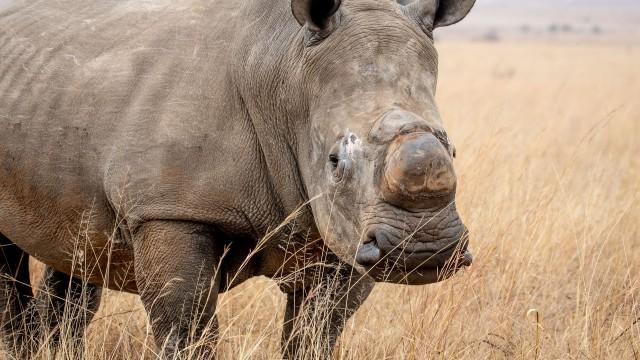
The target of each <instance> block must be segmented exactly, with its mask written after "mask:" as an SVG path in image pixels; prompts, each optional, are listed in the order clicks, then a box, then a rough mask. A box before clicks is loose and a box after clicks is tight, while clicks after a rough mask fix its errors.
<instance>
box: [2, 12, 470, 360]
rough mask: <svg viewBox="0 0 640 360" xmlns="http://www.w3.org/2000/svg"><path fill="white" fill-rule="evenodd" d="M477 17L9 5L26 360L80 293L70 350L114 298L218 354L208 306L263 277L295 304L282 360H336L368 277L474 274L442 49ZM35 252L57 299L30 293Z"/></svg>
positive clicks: (7, 69) (16, 338)
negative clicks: (319, 313)
mask: <svg viewBox="0 0 640 360" xmlns="http://www.w3.org/2000/svg"><path fill="white" fill-rule="evenodd" d="M473 2H474V1H473V0H448V1H447V0H441V1H439V2H438V1H435V0H417V1H414V2H412V3H410V4H406V5H405V4H404V2H403V3H397V2H395V1H391V0H345V1H344V2H343V3H342V4H340V3H339V2H335V1H332V0H293V2H292V3H290V2H289V1H285V0H277V1H276V0H273V1H236V0H219V1H199V0H193V1H191V0H189V1H187V0H185V1H174V0H171V1H170V0H155V1H138V0H129V1H111V0H100V1H97V0H83V1H67V0H61V1H32V0H29V1H24V2H23V1H17V0H16V1H7V0H1V1H0V59H2V60H1V61H0V233H1V234H0V242H2V252H3V255H4V256H3V257H0V270H1V271H2V274H3V281H2V287H3V290H4V291H3V292H2V295H0V306H1V307H2V309H1V310H3V316H2V320H3V323H2V326H3V329H4V330H5V334H6V335H8V336H9V340H12V341H13V344H14V345H15V348H16V350H18V351H20V350H21V349H23V348H24V347H25V345H24V342H23V341H22V338H23V335H24V333H25V331H31V330H32V329H30V328H29V326H27V328H28V329H26V330H25V329H23V328H19V327H20V321H23V322H25V320H26V323H30V322H33V321H32V320H33V319H34V318H38V319H45V320H46V323H48V324H49V325H50V326H51V328H52V329H55V325H56V324H57V322H56V321H57V320H56V319H58V318H59V317H60V316H61V313H62V311H65V309H64V308H65V306H64V302H62V303H61V302H59V301H57V300H56V299H60V298H64V297H67V298H71V299H72V300H74V299H78V298H79V297H80V296H81V295H80V294H88V295H87V296H88V297H89V298H88V299H85V301H84V306H85V307H86V308H88V309H89V311H88V312H87V314H88V315H87V316H86V317H81V318H80V320H81V321H80V322H79V323H78V324H76V325H74V329H76V328H77V331H76V330H74V331H76V332H77V334H78V336H80V335H81V334H82V330H83V329H84V325H85V323H86V322H88V321H90V319H91V316H92V311H94V310H95V309H96V308H97V306H98V303H99V287H102V286H104V287H108V288H111V289H118V290H123V291H128V292H132V293H138V294H140V295H141V298H142V301H143V303H144V305H145V308H146V309H147V311H148V313H149V316H150V318H151V323H152V328H153V332H154V335H155V338H156V341H157V343H158V345H159V346H160V347H161V348H162V349H163V351H164V352H165V354H166V355H168V356H169V355H172V354H173V353H175V352H177V351H180V350H181V349H184V348H185V347H186V346H187V345H189V344H190V343H192V342H193V340H194V339H198V338H200V339H202V338H204V339H205V340H206V339H207V336H210V338H211V339H212V340H214V339H215V333H210V334H207V333H203V332H202V329H204V328H205V326H206V325H207V324H209V325H213V326H211V328H215V319H214V317H213V313H214V310H215V300H216V295H217V294H218V293H219V292H221V291H225V290H227V289H229V288H231V287H233V286H235V285H237V284H238V283H240V282H242V281H244V280H245V279H247V278H250V277H253V276H260V275H263V276H268V277H272V278H279V279H281V281H280V284H281V285H280V287H281V289H282V291H283V292H285V293H286V294H287V299H288V301H287V309H286V319H285V325H284V332H283V351H284V355H285V356H287V357H290V358H293V357H297V356H299V355H300V353H299V352H298V351H301V350H305V351H308V350H309V348H310V347H312V346H316V347H318V345H317V344H321V345H319V348H315V351H320V352H323V353H325V354H326V355H328V354H329V353H330V352H331V349H332V347H333V344H334V342H335V340H336V338H337V337H338V336H339V334H340V331H341V329H342V326H343V325H344V322H345V321H346V320H347V319H348V318H349V316H351V314H352V313H353V312H354V311H355V310H356V309H357V308H358V306H359V305H360V304H361V303H362V302H363V301H364V299H365V298H366V297H367V295H368V294H369V292H370V291H371V288H372V286H373V283H374V280H375V281H390V282H396V283H406V284H426V283H432V282H435V281H439V280H442V279H444V278H446V277H447V276H449V275H451V274H452V273H453V272H454V271H455V270H457V269H458V268H459V267H460V266H462V265H468V264H469V263H470V261H471V258H470V254H469V253H468V252H467V251H466V229H465V227H464V225H462V222H461V220H460V218H459V216H458V214H457V212H456V209H455V203H454V198H455V190H456V181H455V173H454V172H453V167H452V161H453V154H454V150H453V146H452V145H451V144H450V142H449V140H448V137H447V135H446V132H445V131H444V129H443V127H442V123H441V119H440V116H439V113H438V110H437V107H436V104H435V102H434V94H435V88H436V80H437V54H436V51H435V49H434V46H433V41H432V38H431V32H432V30H433V29H434V28H436V27H439V26H445V25H450V24H452V23H455V22H457V21H459V20H460V19H462V18H463V17H464V16H465V15H466V14H467V12H468V11H469V10H470V9H471V7H472V6H473ZM438 3H439V4H438ZM299 208H300V209H301V210H300V214H299V215H298V216H297V217H296V218H295V220H294V221H291V222H289V223H288V224H287V225H286V226H282V227H278V226H279V225H280V224H281V223H282V222H283V221H284V220H285V218H286V217H287V216H288V215H289V214H291V213H292V212H294V211H295V210H296V209H299ZM274 229H277V230H276V231H272V230H274ZM269 231H272V232H271V234H270V236H268V238H267V240H266V241H264V242H263V243H261V245H260V246H258V242H259V240H260V239H261V238H263V237H264V236H265V234H267V233H268V232H269ZM254 250H255V251H254ZM252 251H253V252H254V253H253V254H252V255H251V256H249V255H250V253H251V252H252ZM71 254H75V255H71ZM28 256H33V257H35V258H37V259H38V260H40V261H42V262H44V263H45V264H46V265H48V266H49V270H47V273H48V276H47V277H46V278H45V281H44V282H43V284H42V285H41V286H45V287H47V288H49V289H50V291H51V292H53V293H54V294H56V297H53V298H52V299H49V300H44V301H42V300H41V299H40V300H39V298H41V297H43V296H44V295H43V294H44V293H45V292H42V291H41V292H38V293H37V294H38V295H36V296H35V298H34V295H33V292H32V290H31V288H30V287H29V286H26V284H27V283H28V264H27V263H28V261H27V258H28ZM247 258H249V259H248V260H246V259H247ZM447 262H448V264H447ZM243 264H244V265H243ZM319 264H325V266H322V265H319ZM81 278H84V279H86V280H87V282H85V283H83V282H82V281H81V280H79V279H81ZM336 280H337V281H336ZM83 289H84V290H85V291H82V290H83ZM313 289H316V291H318V290H324V293H325V295H326V296H324V297H323V296H317V292H315V293H314V296H309V297H308V296H307V295H309V294H310V291H311V290H313ZM159 295H162V296H159ZM327 297H328V298H329V302H330V303H333V306H332V307H331V309H332V310H331V311H329V313H328V315H327V317H326V319H325V321H328V322H329V324H330V325H329V326H324V327H321V328H323V329H325V331H324V332H323V333H322V334H321V335H320V336H322V338H321V339H319V340H318V339H315V340H316V341H315V342H312V341H310V340H309V337H308V336H305V331H304V329H307V328H309V326H307V327H304V325H305V321H310V320H309V316H308V313H309V311H310V312H311V313H313V309H314V307H317V306H320V305H321V304H319V303H318V301H317V300H316V299H320V298H323V299H325V300H324V301H325V303H324V304H325V305H326V298H327ZM303 301H305V306H304V307H301V304H302V302H303ZM33 304H36V306H32V305H33ZM38 304H40V305H38ZM43 304H44V305H43ZM47 304H48V305H47ZM301 309H304V310H301ZM305 312H307V313H306V314H305ZM51 314H53V315H51ZM316 321H319V320H318V319H316ZM300 326H302V329H303V330H302V331H296V332H295V333H292V329H293V328H294V327H300ZM23 330H24V331H23ZM34 331H35V330H34ZM31 338H34V337H33V336H31ZM54 338H55V336H54ZM313 344H315V345H313ZM191 350H193V349H191ZM196 350H197V351H198V352H200V354H201V355H203V356H207V354H208V351H209V350H208V346H202V347H201V348H197V349H196Z"/></svg>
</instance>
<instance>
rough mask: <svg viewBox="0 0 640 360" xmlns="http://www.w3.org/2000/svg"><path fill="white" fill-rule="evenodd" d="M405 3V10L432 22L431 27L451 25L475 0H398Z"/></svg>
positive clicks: (463, 16)
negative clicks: (411, 0)
mask: <svg viewBox="0 0 640 360" xmlns="http://www.w3.org/2000/svg"><path fill="white" fill-rule="evenodd" d="M398 2H399V3H400V4H401V5H404V4H406V6H405V9H406V11H407V12H408V13H409V14H411V15H413V16H416V17H418V18H420V19H421V20H422V21H424V22H425V23H427V24H433V28H434V29H435V28H438V27H442V26H448V25H453V24H455V23H457V22H458V21H460V20H462V19H464V18H465V16H467V14H468V13H469V11H471V8H472V7H473V5H474V4H475V2H476V0H415V1H413V2H410V1H408V0H398Z"/></svg>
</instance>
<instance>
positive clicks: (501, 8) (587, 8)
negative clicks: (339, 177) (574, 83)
mask: <svg viewBox="0 0 640 360" xmlns="http://www.w3.org/2000/svg"><path fill="white" fill-rule="evenodd" d="M437 37H438V38H439V39H458V40H461V39H465V40H473V41H501V40H546V41H567V42H577V41H589V42H606V43H622V44H630V43H638V42H640V1H638V0H478V1H477V2H476V6H475V8H474V9H473V11H472V12H471V14H470V15H469V16H468V17H467V18H466V19H465V20H464V21H462V22H461V23H460V24H457V25H455V26H452V27H449V28H446V29H442V30H440V32H439V34H438V36H437Z"/></svg>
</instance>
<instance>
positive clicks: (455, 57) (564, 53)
mask: <svg viewBox="0 0 640 360" xmlns="http://www.w3.org/2000/svg"><path fill="white" fill-rule="evenodd" d="M439 50H440V55H441V57H440V59H441V68H440V69H441V71H440V85H439V93H438V98H439V104H440V108H441V112H442V113H443V117H444V119H445V125H446V126H447V129H448V131H449V133H450V135H451V137H452V139H453V140H454V142H455V144H456V147H457V149H458V159H457V160H456V168H457V172H458V175H459V192H458V208H459V210H460V211H461V214H462V216H463V219H464V220H465V221H466V224H467V226H468V227H469V229H470V231H471V234H472V238H471V246H472V248H473V250H474V254H475V257H476V260H475V263H474V264H473V266H472V267H471V268H469V269H467V270H465V271H462V272H461V273H459V274H458V275H456V276H455V277H454V278H452V279H450V280H448V281H446V282H444V283H441V284H436V285H430V286H421V287H408V286H398V285H378V286H377V287H376V289H375V290H374V292H373V294H372V296H371V297H370V298H369V299H368V300H367V302H366V303H365V305H364V306H363V307H362V308H361V309H360V310H359V311H358V312H357V314H356V316H354V318H353V319H352V320H351V321H350V322H349V323H348V325H347V327H346V329H345V332H344V335H343V336H342V338H341V340H340V342H339V344H338V346H337V349H336V353H335V356H334V357H335V358H336V359H391V358H393V359H502V358H504V359H519V358H523V359H536V358H540V359H560V358H562V359H622V358H625V359H634V358H638V357H640V204H639V202H638V200H640V48H638V47H631V46H622V45H616V46H609V47H608V46H604V45H597V46H596V45H567V44H564V45H561V44H555V45H544V44H515V43H511V44H508V43H491V44H489V43H462V42H445V43H441V44H439ZM284 302H285V299H284V296H283V295H282V294H281V293H280V291H279V290H278V288H277V286H276V285H275V283H274V282H272V281H270V280H267V279H261V278H257V279H253V280H250V281H248V282H246V283H245V284H243V285H242V286H240V287H238V288H236V289H234V290H232V291H230V292H229V293H227V294H224V295H222V296H221V298H220V301H219V308H218V313H219V318H220V326H221V327H220V333H221V340H220V346H219V356H220V358H222V359H243V358H244V359H276V358H279V357H280V351H279V340H280V328H281V321H282V318H283V308H284ZM149 334H150V332H149V328H148V323H147V320H146V315H145V312H144V311H143V310H142V307H141V304H140V302H139V300H138V299H137V297H135V296H131V295H126V294H121V293H116V292H108V293H107V295H106V296H105V298H104V299H103V303H102V306H101V309H100V311H99V313H98V314H97V316H96V318H95V320H94V321H93V322H92V324H91V325H90V327H89V330H88V339H87V347H88V352H87V358H88V359H141V358H144V359H154V358H155V356H154V355H153V352H152V350H151V348H152V347H153V346H152V340H151V335H149ZM62 350H63V351H62V352H61V353H60V354H59V356H58V359H67V358H69V359H72V358H74V355H73V354H72V351H70V350H72V349H69V348H68V347H67V348H65V347H64V346H63V349H62ZM311 357H313V356H311ZM35 358H38V359H51V356H50V355H48V354H47V351H46V349H44V351H42V352H41V353H40V354H37V355H36V356H35Z"/></svg>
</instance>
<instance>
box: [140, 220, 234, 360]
mask: <svg viewBox="0 0 640 360" xmlns="http://www.w3.org/2000/svg"><path fill="white" fill-rule="evenodd" d="M221 251H222V248H221V246H219V245H218V244H216V242H215V239H214V237H213V234H212V230H211V228H210V227H209V226H207V225H203V224H196V223H189V222H178V221H152V222H147V223H145V224H144V225H142V226H141V227H140V228H139V230H138V232H136V234H135V237H134V256H135V275H136V283H137V286H138V292H139V293H140V297H141V299H142V303H143V304H144V307H145V309H146V311H147V313H148V314H149V317H150V321H151V328H152V330H153V334H154V337H155V340H156V343H157V345H158V346H159V347H160V350H161V356H162V357H164V358H169V359H173V358H176V357H180V358H181V357H182V356H185V357H188V358H193V359H200V358H208V357H209V356H213V354H214V347H215V338H216V336H217V334H216V332H217V329H216V328H217V324H216V323H215V318H214V311H215V304H216V299H217V295H218V290H219V286H220V273H219V271H217V270H218V264H219V262H220V257H221Z"/></svg>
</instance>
